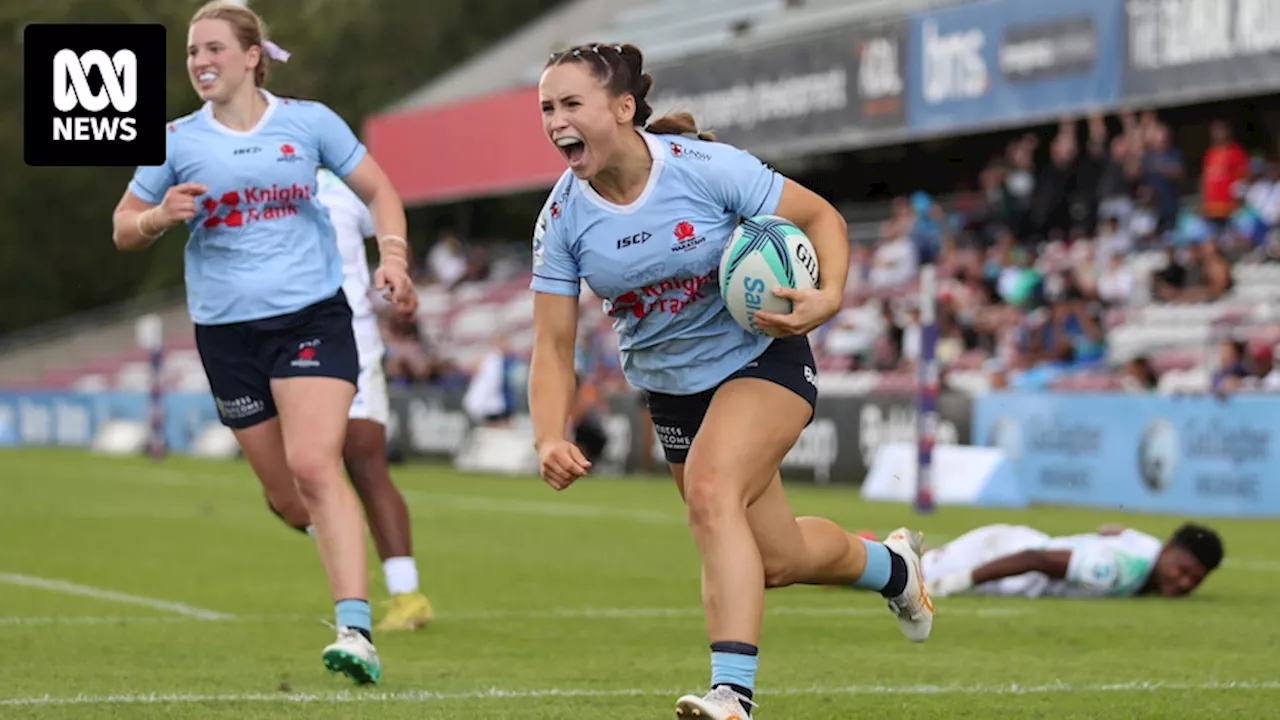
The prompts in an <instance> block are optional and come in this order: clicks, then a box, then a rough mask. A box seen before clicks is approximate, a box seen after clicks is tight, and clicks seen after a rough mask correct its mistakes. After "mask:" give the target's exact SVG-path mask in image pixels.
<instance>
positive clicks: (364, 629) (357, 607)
mask: <svg viewBox="0 0 1280 720" xmlns="http://www.w3.org/2000/svg"><path fill="white" fill-rule="evenodd" d="M334 611H335V613H336V615H337V620H338V627H349V628H351V629H352V630H358V631H360V634H361V635H364V639H365V640H368V641H369V642H373V613H372V612H371V611H370V610H369V601H368V600H357V599H347V600H339V601H338V602H337V603H335V604H334Z"/></svg>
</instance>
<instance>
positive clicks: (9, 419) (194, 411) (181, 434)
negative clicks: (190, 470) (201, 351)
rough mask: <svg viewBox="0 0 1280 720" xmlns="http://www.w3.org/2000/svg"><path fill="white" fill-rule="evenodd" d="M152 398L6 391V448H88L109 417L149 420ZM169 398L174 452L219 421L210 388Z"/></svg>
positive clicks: (2, 441) (0, 426)
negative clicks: (21, 446)
mask: <svg viewBox="0 0 1280 720" xmlns="http://www.w3.org/2000/svg"><path fill="white" fill-rule="evenodd" d="M149 402H150V400H149V398H148V395H147V393H145V392H94V393H85V392H68V391H61V390H29V391H26V390H24V391H0V447H2V446H5V445H10V446H13V445H27V446H42V445H50V446H61V447H86V448H87V447H89V446H90V445H91V444H92V443H93V438H94V435H95V434H96V433H97V431H98V428H99V427H101V425H102V424H103V423H105V422H107V421H110V420H132V421H136V422H148V421H149V419H150V408H149ZM163 402H164V424H163V431H164V439H165V444H166V445H167V446H168V448H169V449H170V450H172V451H174V452H178V453H182V452H186V451H187V450H188V449H190V447H191V441H192V439H193V438H195V437H196V435H197V434H198V433H199V432H200V430H201V429H202V428H204V427H205V426H206V425H208V424H209V423H216V422H218V411H217V407H216V406H215V405H214V403H213V398H212V397H211V396H210V395H209V393H207V392H171V393H166V394H165V395H164V401H163Z"/></svg>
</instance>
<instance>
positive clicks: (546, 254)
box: [529, 44, 933, 720]
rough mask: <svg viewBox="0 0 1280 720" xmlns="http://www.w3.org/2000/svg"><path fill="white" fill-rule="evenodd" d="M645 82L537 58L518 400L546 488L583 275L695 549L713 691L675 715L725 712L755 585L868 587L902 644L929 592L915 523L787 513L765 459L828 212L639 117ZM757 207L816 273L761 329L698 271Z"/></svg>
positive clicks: (779, 432)
mask: <svg viewBox="0 0 1280 720" xmlns="http://www.w3.org/2000/svg"><path fill="white" fill-rule="evenodd" d="M652 85H653V78H652V77H651V76H650V75H649V74H648V73H645V72H644V71H643V58H642V56H641V52H640V50H639V49H637V48H636V47H634V46H632V45H604V44H600V45H584V46H579V47H574V48H570V49H568V50H565V51H564V52H561V53H558V54H556V55H554V56H553V57H552V58H551V60H550V61H549V62H548V63H547V66H546V68H545V70H544V71H543V74H542V78H541V81H540V85H539V93H540V96H541V104H542V122H543V127H544V130H545V131H546V134H547V137H548V139H549V140H550V141H551V142H552V143H553V144H555V146H556V147H557V148H559V149H560V151H561V152H562V153H563V154H564V157H565V161H566V162H567V163H568V165H569V171H568V172H566V173H565V174H564V175H563V176H562V177H561V178H560V180H559V182H557V183H556V185H555V188H554V189H553V190H552V192H551V195H550V197H549V198H548V199H547V202H546V205H545V207H544V208H543V210H542V213H541V215H540V216H539V217H538V220H537V224H536V226H535V229H534V238H533V272H534V278H533V283H532V287H533V290H534V291H535V299H534V338H535V340H534V350H533V361H532V367H531V375H530V378H529V402H530V405H531V408H532V414H533V422H534V432H535V436H536V442H537V448H538V453H539V456H540V460H541V471H542V477H543V479H544V480H545V481H546V482H547V483H548V484H549V485H551V486H552V487H553V488H556V489H557V490H563V489H564V488H566V487H568V486H569V485H570V484H571V483H573V482H574V481H575V480H577V479H578V478H580V477H582V476H583V475H585V474H586V473H587V471H588V470H589V468H590V463H589V462H587V460H586V459H585V458H584V457H583V456H582V454H581V452H579V450H578V448H577V447H576V446H574V444H573V443H572V442H570V441H569V440H568V439H566V437H565V425H566V422H565V421H566V417H567V415H568V413H569V408H570V403H571V400H572V397H573V383H574V375H573V351H574V337H575V334H576V328H577V319H578V292H579V284H580V281H581V280H584V279H585V280H586V282H587V284H588V285H589V286H590V287H591V289H592V290H593V291H594V292H595V293H596V294H597V295H599V296H600V297H603V298H605V299H606V300H605V309H606V311H607V312H609V313H610V314H611V315H612V316H613V318H614V329H615V330H616V331H617V333H618V335H619V348H620V351H621V359H622V367H623V370H624V373H625V374H626V376H627V379H628V380H629V381H630V383H631V384H632V385H634V386H636V387H638V388H640V389H641V390H644V391H646V392H647V393H648V398H649V399H648V404H649V410H650V412H651V414H652V417H653V425H654V428H655V430H656V431H657V434H658V436H659V438H660V440H661V441H662V444H663V448H664V450H665V454H666V458H667V461H668V463H669V464H670V467H671V473H672V475H673V476H674V478H675V481H676V487H677V488H678V489H679V491H680V493H681V495H682V497H683V498H684V502H685V505H686V507H687V509H688V519H689V527H690V529H691V531H692V534H693V538H694V542H695V544H696V545H697V547H698V552H699V554H700V555H701V557H702V596H703V606H704V609H705V613H706V625H707V633H708V635H709V639H710V641H711V691H710V692H708V693H707V694H706V695H704V696H699V695H686V696H684V697H682V698H680V699H679V700H678V701H677V703H676V714H677V716H680V717H699V718H706V719H708V720H733V719H739V720H740V719H741V718H745V717H746V716H747V715H748V714H749V710H748V708H749V707H750V706H752V705H753V702H752V696H753V693H754V686H755V675H756V666H757V656H758V647H757V646H758V644H759V638H760V625H761V616H762V612H763V605H764V590H765V588H766V587H784V586H787V585H792V584H796V583H806V584H824V585H843V584H852V585H855V586H857V587H860V588H865V589H868V590H873V591H877V592H879V593H880V594H881V595H883V596H884V597H885V598H886V600H887V602H888V606H889V609H890V610H891V611H892V612H893V614H894V615H896V616H897V618H898V622H899V625H900V626H901V629H902V631H903V632H904V633H905V634H906V635H907V637H908V638H910V639H911V640H914V641H923V640H925V639H927V638H928V637H929V633H930V631H931V629H932V624H933V606H932V604H931V603H930V601H929V597H928V595H927V593H926V592H925V590H924V585H923V583H922V581H921V579H920V567H919V552H920V536H919V534H918V533H914V532H910V531H907V530H906V529H905V528H904V529H901V530H898V531H896V532H895V533H893V534H891V535H890V536H889V538H888V539H887V540H886V541H885V542H884V543H883V544H881V543H879V542H875V541H873V540H864V539H863V538H860V537H858V536H856V535H851V534H850V533H848V532H845V531H844V530H843V529H841V528H840V527H839V526H838V525H836V524H835V523H833V522H831V521H830V520H826V519H822V518H815V517H804V518H796V517H795V516H794V515H793V514H792V512H791V509H790V507H789V506H788V504H787V499H786V496H785V494H784V492H783V487H782V481H781V478H780V477H779V474H778V468H779V466H780V464H781V461H782V458H783V456H784V455H786V453H787V451H788V450H790V448H791V447H792V445H793V444H794V443H795V442H796V440H797V439H798V438H799V436H800V432H801V431H802V430H803V429H804V427H805V426H806V425H807V424H808V423H809V422H810V420H811V419H812V417H813V409H814V404H815V402H816V400H817V386H816V383H815V378H816V368H815V367H814V361H813V354H812V352H811V351H810V348H809V343H808V340H807V339H806V337H805V335H806V334H807V333H808V332H809V331H811V330H813V329H814V328H816V327H818V326H819V325H821V324H822V323H823V322H824V321H826V320H827V319H828V318H830V317H832V315H834V314H835V313H836V311H837V310H838V309H839V307H840V301H841V296H842V293H843V288H844V283H845V277H846V274H847V271H848V236H847V231H846V228H845V223H844V220H843V218H841V216H840V214H839V213H838V212H837V211H836V210H835V209H834V208H833V207H832V206H831V205H830V204H829V203H827V202H826V201H825V200H823V199H822V198H820V197H818V196H817V195H815V194H814V193H813V192H811V191H809V190H807V189H806V188H804V187H802V186H800V185H799V184H797V183H795V182H793V181H791V180H789V179H787V178H784V177H782V176H781V175H779V174H778V173H776V172H774V171H773V170H771V169H769V168H768V167H766V166H765V165H763V164H762V163H761V162H760V161H759V160H757V159H756V158H754V157H753V156H751V155H750V154H748V153H746V152H744V151H741V150H738V149H736V148H733V147H730V146H728V145H724V144H719V143H715V142H710V141H709V140H710V138H709V137H707V136H705V135H703V136H698V137H693V136H694V135H695V134H696V132H697V131H696V129H695V126H694V122H693V119H692V118H691V117H689V116H688V115H684V114H681V115H675V116H668V117H664V118H660V119H658V120H656V121H654V122H652V123H649V124H648V125H647V126H646V123H647V122H648V120H649V117H650V115H651V114H652V110H651V108H650V107H649V104H648V102H647V101H646V97H647V95H648V93H649V90H650V88H651V87H652ZM763 213H769V214H775V215H780V216H783V217H785V218H788V219H789V220H791V221H792V222H794V223H796V225H798V226H799V227H800V228H802V229H803V230H804V231H805V233H806V234H807V235H808V236H809V238H810V239H811V240H812V242H813V244H814V247H815V249H816V251H817V253H818V259H819V265H820V267H821V268H822V278H821V283H820V287H819V288H818V289H816V290H812V291H798V292H797V291H791V292H779V295H782V296H784V297H787V298H788V299H790V300H791V301H792V302H793V310H792V312H791V313H789V314H787V315H771V314H767V313H760V314H758V315H757V316H756V319H757V322H758V323H759V324H760V325H761V326H762V327H766V328H768V329H769V330H771V331H773V332H775V333H777V334H778V335H779V336H780V337H779V338H778V339H770V338H764V337H758V336H756V335H752V334H749V333H748V332H747V331H745V330H744V329H743V328H742V327H741V326H739V325H738V324H737V323H736V322H735V321H734V320H733V319H732V318H731V317H730V315H729V313H728V310H727V309H726V308H725V305H724V301H723V300H722V299H721V297H720V294H719V292H718V290H717V282H716V278H715V275H716V272H717V268H718V265H719V260H720V256H721V253H722V251H723V249H724V246H725V243H726V241H727V239H728V237H729V235H730V234H731V233H732V232H733V229H734V227H735V226H736V225H737V224H738V222H739V221H740V218H742V217H751V216H754V215H759V214H763ZM624 240H625V241H626V242H624Z"/></svg>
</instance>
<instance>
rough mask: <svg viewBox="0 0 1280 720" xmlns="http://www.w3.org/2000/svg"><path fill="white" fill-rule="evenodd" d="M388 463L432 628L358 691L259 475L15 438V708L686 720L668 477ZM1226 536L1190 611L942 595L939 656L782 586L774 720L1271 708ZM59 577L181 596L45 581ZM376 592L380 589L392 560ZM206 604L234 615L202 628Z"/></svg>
mask: <svg viewBox="0 0 1280 720" xmlns="http://www.w3.org/2000/svg"><path fill="white" fill-rule="evenodd" d="M395 476H396V478H397V481H398V482H399V484H400V485H401V486H402V487H403V488H404V490H405V494H406V496H407V497H408V500H409V503H410V506H411V509H412V513H413V517H414V521H415V524H414V539H415V543H416V547H417V555H418V559H419V565H420V569H421V573H422V578H423V584H424V589H425V590H426V591H427V592H428V593H429V594H430V596H431V599H432V601H433V603H434V604H435V606H436V609H437V612H438V614H439V617H438V620H437V622H436V623H435V624H433V625H432V626H431V627H429V628H428V629H426V630H424V631H420V632H418V633H416V634H389V633H386V634H381V635H379V636H378V637H377V638H375V639H376V640H377V641H378V647H379V651H380V654H381V656H382V659H383V663H384V675H383V682H382V684H381V685H379V686H377V687H376V688H357V687H354V686H352V685H351V683H350V682H349V681H348V680H346V679H345V678H341V677H337V676H331V675H329V674H328V673H327V672H326V671H325V669H324V667H323V665H322V663H321V660H320V651H321V650H322V649H323V647H324V646H325V645H326V644H327V643H328V642H330V641H331V640H332V639H333V635H332V631H331V630H330V629H329V628H327V627H325V625H324V624H323V623H322V621H324V620H331V619H332V617H331V616H332V609H331V605H330V604H329V601H328V598H327V590H326V585H325V582H324V578H323V575H322V573H321V571H320V567H319V561H318V558H317V556H316V554H315V550H314V546H313V545H312V543H311V542H310V541H309V540H307V538H305V537H304V536H302V535H299V534H298V533H296V532H293V531H291V530H288V529H286V528H285V527H284V526H283V525H282V524H281V523H280V522H279V521H278V520H276V518H275V517H274V516H272V515H270V514H269V513H268V511H267V509H266V506H265V504H264V502H263V500H262V493H261V491H260V490H259V489H258V487H257V486H256V483H255V481H254V480H253V477H252V475H251V474H250V472H249V470H248V468H247V467H246V466H245V465H244V464H243V463H210V462H198V461H192V460H186V459H173V460H170V461H167V462H165V463H163V464H159V465H153V464H151V463H149V462H147V461H144V460H132V459H131V460H119V459H106V458H97V457H92V456H89V455H86V454H82V453H79V452H71V451H52V450H50V451H27V450H22V451H4V452H0V483H2V487H3V495H2V496H0V497H2V500H0V528H3V531H2V537H3V542H2V543H0V574H3V575H0V644H2V645H3V648H4V660H3V661H0V718H28V717H30V718H66V719H68V720H70V719H72V718H74V719H76V720H81V719H83V718H165V719H166V720H170V719H172V720H181V719H184V718H227V719H228V720H231V719H233V718H234V719H236V720H240V719H245V718H308V719H309V720H321V719H324V718H343V719H344V720H345V719H347V718H378V719H380V720H383V719H385V720H397V719H399V718H405V719H408V718H413V719H415V720H419V719H422V718H439V719H442V720H447V719H455V718H458V719H460V718H486V719H494V718H520V719H521V720H543V719H545V720H564V719H567V718H596V717H600V718H606V717H607V718H610V719H617V718H671V717H674V712H673V710H672V708H673V706H674V702H675V699H676V696H677V694H678V693H682V692H686V691H694V690H699V691H700V690H702V689H704V687H703V686H704V684H705V682H706V681H707V679H708V668H707V649H706V639H705V636H704V634H703V629H702V619H701V616H700V612H699V610H698V598H699V591H698V563H697V557H696V554H695V553H694V550H693V546H692V543H691V541H690V540H689V536H688V530H687V529H686V528H685V527H684V526H683V524H682V517H683V515H682V511H681V507H680V505H679V503H678V500H677V497H676V495H675V493H674V490H673V489H672V488H671V486H670V484H669V482H665V481H652V480H649V481H643V480H586V481H583V482H582V483H580V484H579V485H578V486H575V487H574V488H572V489H570V490H569V491H567V492H565V493H560V494H557V493H554V492H553V491H551V490H549V489H548V488H546V487H545V486H544V485H542V484H541V483H540V482H538V481H536V480H531V479H498V478H488V477H477V476H461V475H459V474H457V473H455V472H453V471H450V470H444V469H438V468H430V467H404V468H397V469H396V470H395ZM791 498H792V502H793V505H794V506H795V509H796V511H797V512H799V513H819V514H825V515H827V516H829V517H832V518H833V519H835V520H838V521H840V522H842V523H843V524H845V525H846V527H849V528H850V529H863V528H866V529H871V530H874V531H878V532H884V531H887V530H890V529H892V528H894V527H896V526H898V525H901V524H904V523H905V524H909V525H913V526H918V527H921V528H922V529H924V530H925V531H926V532H927V533H929V536H930V537H934V538H936V537H952V536H955V535H957V534H959V533H960V532H962V531H964V530H966V529H969V528H971V527H973V526H976V525H979V524H983V523H988V522H996V521H1002V522H1018V523H1026V524H1031V525H1034V526H1036V527H1038V528H1040V529H1042V530H1045V531H1047V532H1050V533H1074V532H1083V531H1089V530H1091V529H1093V528H1094V527H1096V526H1097V525H1098V524H1100V523H1102V522H1114V521H1122V522H1127V523H1129V524H1131V525H1133V526H1135V527H1138V528H1140V529H1143V530H1146V531H1149V532H1152V533H1154V534H1157V535H1159V536H1164V535H1165V534H1166V533H1167V532H1168V531H1169V530H1170V529H1171V528H1172V527H1173V524H1174V523H1175V522H1176V521H1177V519H1174V518H1161V517H1155V516H1129V515H1124V514H1121V513H1118V512H1116V513H1102V512H1084V511H1071V510H1051V509H1038V510H1035V511H1032V512H1026V513H1012V512H997V511H982V510H973V509H949V508H947V509H942V510H941V511H940V512H938V513H937V514H936V515H934V516H932V517H928V518H917V517H915V516H913V515H912V513H911V511H910V509H909V508H906V507H903V506H892V505H872V504H867V503H863V502H861V501H860V500H858V498H857V495H856V493H855V492H853V491H851V490H849V489H814V488H808V487H803V486H800V487H794V488H792V490H791ZM1214 524H1215V525H1216V526H1217V527H1218V528H1219V529H1220V530H1221V531H1222V533H1223V535H1224V538H1225V541H1226V545H1227V551H1228V556H1229V558H1230V560H1229V564H1228V566H1227V567H1225V568H1223V569H1222V570H1221V571H1219V572H1218V573H1217V574H1215V575H1214V576H1212V577H1211V579H1210V580H1209V581H1208V582H1207V583H1206V585H1205V586H1204V587H1203V588H1202V589H1201V591H1200V592H1199V593H1197V594H1196V595H1195V596H1193V597H1192V598H1189V599H1186V600H1182V601H1164V600H1156V599H1150V600H1148V599H1139V600H1117V601H1064V600H1048V599H1045V600H1004V599H970V598H956V599H940V600H938V601H937V605H938V616H937V620H936V623H935V626H934V635H933V638H932V639H931V640H930V641H929V642H928V643H925V644H922V645H912V644H910V643H908V642H907V641H906V640H905V639H904V638H903V637H902V636H901V634H900V633H899V631H898V629H897V625H896V623H895V622H894V620H893V618H892V616H891V615H890V614H889V613H888V611H887V610H885V609H884V606H883V602H882V601H881V600H880V598H879V597H878V596H875V595H870V594H860V593H854V592H848V591H836V590H827V589H817V588H792V589H788V590H784V591H775V592H773V593H771V594H770V596H769V616H768V618H767V620H766V626H765V634H764V639H763V642H762V647H763V650H762V655H761V667H760V674H759V685H760V691H759V701H760V703H761V707H760V709H759V710H758V712H757V717H759V718H766V719H767V718H780V719H785V720H800V719H812V718H831V719H833V720H847V719H851V718H895V719H904V718H948V719H949V718H974V719H975V720H976V719H981V720H988V719H991V718H1017V719H1019V720H1022V719H1024V718H1053V719H1054V720H1064V719H1067V718H1079V719H1080V720H1086V719H1087V720H1104V719H1110V718H1115V719H1119V718H1151V719H1152V720H1155V719H1159V720H1167V719H1169V718H1197V719H1203V718H1231V719H1232V720H1242V719H1246V718H1262V717H1267V716H1269V714H1271V713H1274V712H1275V707H1276V704H1277V702H1280V661H1277V660H1276V650H1277V647H1278V646H1280V627H1278V626H1277V624H1276V622H1275V621H1274V620H1273V619H1270V618H1269V616H1268V614H1267V613H1268V612H1269V608H1270V598H1271V597H1272V596H1273V595H1275V594H1276V591H1277V590H1280V563H1278V562H1276V559H1275V558H1273V557H1269V556H1268V554H1267V552H1266V548H1272V547H1275V544H1274V542H1271V541H1268V540H1267V539H1266V538H1267V537H1269V536H1270V532H1269V531H1270V530H1271V529H1272V528H1273V527H1274V525H1273V524H1272V523H1267V522H1247V521H1221V522H1215V523H1214ZM371 558H372V559H373V560H375V562H374V563H373V564H372V565H371V569H376V567H377V564H376V558H373V556H372V555H371ZM33 578H34V579H33ZM46 580H60V581H65V582H69V583H76V584H77V585H80V586H88V587H91V588H97V589H101V590H104V591H113V592H117V593H127V594H129V595H131V596H138V597H140V598H147V599H154V600H163V601H167V602H170V603H182V604H184V607H178V608H176V609H175V608H172V607H169V608H155V607H146V606H141V605H137V604H130V603H126V602H120V601H117V600H109V599H105V598H102V597H84V596H79V595H73V594H68V592H66V591H65V588H62V589H51V588H49V587H32V586H31V583H33V582H34V583H41V582H44V581H46ZM15 583H16V584H15ZM22 583H26V584H22ZM371 587H372V588H373V594H374V601H375V603H376V602H378V601H380V600H382V599H384V595H385V593H384V592H383V589H382V584H381V575H380V573H377V574H376V575H375V576H374V581H373V582H372V583H371ZM185 606H189V607H185ZM197 609H200V610H207V611H212V612H213V613H215V614H214V615H213V616H212V617H215V618H217V617H220V616H219V615H217V613H221V614H224V615H231V616H234V617H231V618H227V619H214V620H202V619H199V618H196V617H189V616H188V615H189V614H190V613H192V612H198V610H197ZM378 611H379V610H378V609H377V608H375V613H378ZM183 612H186V613H188V615H184V614H182V613H183ZM33 699H35V700H33Z"/></svg>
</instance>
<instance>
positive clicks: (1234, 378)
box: [1209, 338, 1249, 394]
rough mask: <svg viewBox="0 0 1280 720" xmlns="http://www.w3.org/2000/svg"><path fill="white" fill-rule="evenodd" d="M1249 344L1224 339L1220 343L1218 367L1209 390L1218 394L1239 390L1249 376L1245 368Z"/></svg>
mask: <svg viewBox="0 0 1280 720" xmlns="http://www.w3.org/2000/svg"><path fill="white" fill-rule="evenodd" d="M1247 352H1248V344H1247V343H1246V342H1245V341H1243V340H1234V339H1232V338H1223V339H1222V340H1221V341H1219V342H1218V367H1217V369H1215V370H1214V372H1213V377H1212V379H1211V380H1210V382H1209V388H1210V389H1211V390H1212V391H1213V392H1214V393H1217V394H1225V393H1229V392H1234V391H1236V390H1239V389H1240V388H1241V387H1242V386H1243V381H1244V378H1245V377H1246V376H1247V375H1248V374H1249V371H1248V369H1247V368H1246V367H1245V357H1246V354H1247Z"/></svg>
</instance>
